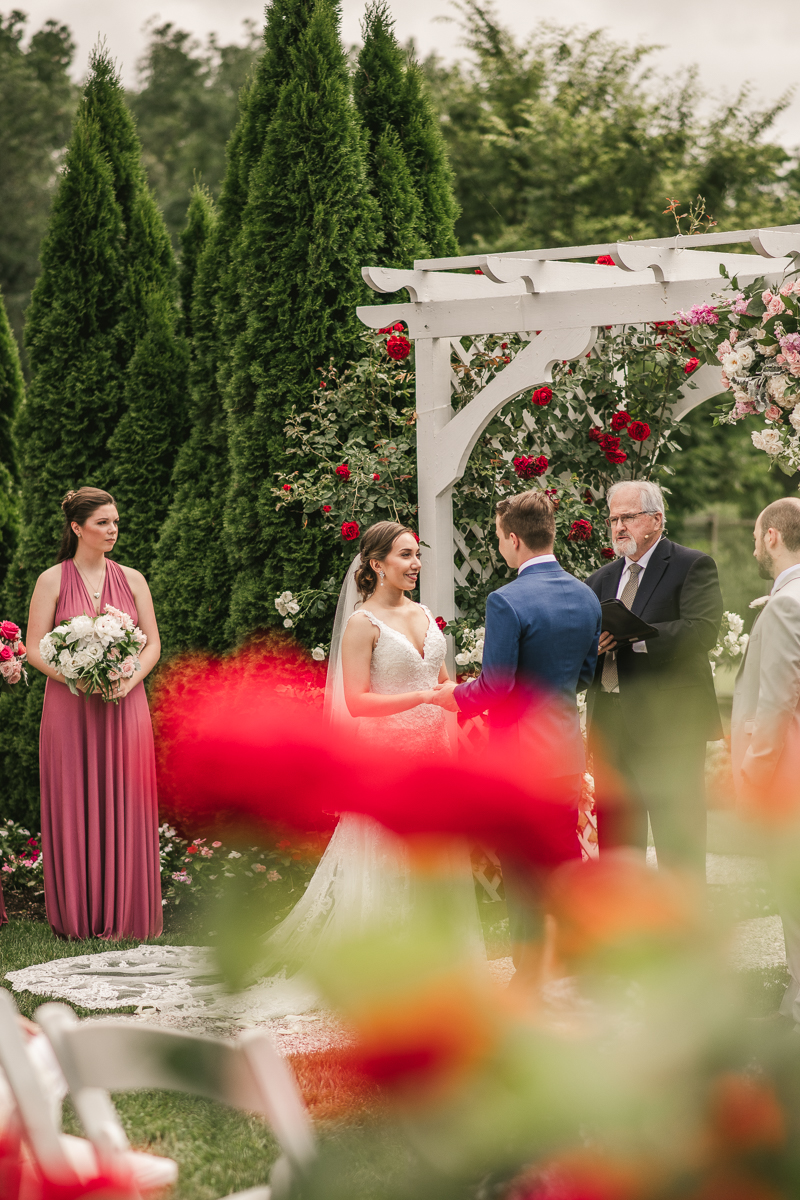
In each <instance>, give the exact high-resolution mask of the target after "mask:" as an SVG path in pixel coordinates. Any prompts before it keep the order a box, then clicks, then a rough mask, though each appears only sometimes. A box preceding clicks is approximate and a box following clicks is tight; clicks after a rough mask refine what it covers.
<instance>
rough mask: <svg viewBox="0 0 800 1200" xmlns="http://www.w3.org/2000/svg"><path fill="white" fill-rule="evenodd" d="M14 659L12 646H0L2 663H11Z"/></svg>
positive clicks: (0, 660)
mask: <svg viewBox="0 0 800 1200" xmlns="http://www.w3.org/2000/svg"><path fill="white" fill-rule="evenodd" d="M13 657H14V651H13V650H12V649H11V647H10V646H0V662H10V661H11V659H12V658H13Z"/></svg>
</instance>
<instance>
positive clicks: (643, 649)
mask: <svg viewBox="0 0 800 1200" xmlns="http://www.w3.org/2000/svg"><path fill="white" fill-rule="evenodd" d="M660 541H661V538H659V539H658V542H660ZM658 542H653V544H652V546H651V547H650V549H649V550H645V552H644V554H643V555H642V557H641V558H640V559H639V563H638V565H639V566H640V567H641V568H642V569H641V571H640V572H639V587H641V586H642V580H643V579H644V573H645V571H646V570H647V564H648V563H649V562H650V559H651V558H652V557H653V551H654V550H655V548H656V546H657V545H658ZM632 562H633V559H632V558H628V556H627V554H626V555H625V566H624V567H623V569H622V574H621V575H620V577H619V586H618V587H617V599H618V600H619V599H620V597H621V596H622V593H623V591H624V590H625V584H626V583H627V582H628V580H629V579H630V577H631V563H632ZM631 649H632V650H633V652H634V653H635V654H647V642H634V643H633V645H632V647H631Z"/></svg>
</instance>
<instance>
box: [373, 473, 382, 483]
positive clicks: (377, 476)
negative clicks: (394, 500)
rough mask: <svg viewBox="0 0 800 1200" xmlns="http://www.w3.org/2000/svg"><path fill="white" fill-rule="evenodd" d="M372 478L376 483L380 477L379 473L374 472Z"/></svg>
mask: <svg viewBox="0 0 800 1200" xmlns="http://www.w3.org/2000/svg"><path fill="white" fill-rule="evenodd" d="M372 478H373V479H374V480H375V482H376V483H377V482H378V480H379V479H380V475H378V474H377V473H376V474H374V475H373V476H372Z"/></svg>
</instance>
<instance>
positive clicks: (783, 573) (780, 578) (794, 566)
mask: <svg viewBox="0 0 800 1200" xmlns="http://www.w3.org/2000/svg"><path fill="white" fill-rule="evenodd" d="M527 565H528V564H527V563H526V564H525V566H527ZM798 566H800V563H793V564H792V566H791V567H787V568H786V570H785V571H781V573H780V575H779V576H778V577H777V579H776V580H775V582H774V583H773V585H772V588H771V590H770V593H769V594H770V596H774V595H775V593H776V592H777V590H778V588H779V587H780V586H781V583H782V582H783V580H784V579H785V578H786V576H787V575H789V574H790V573H791V572H792V571H796V570H797V568H798Z"/></svg>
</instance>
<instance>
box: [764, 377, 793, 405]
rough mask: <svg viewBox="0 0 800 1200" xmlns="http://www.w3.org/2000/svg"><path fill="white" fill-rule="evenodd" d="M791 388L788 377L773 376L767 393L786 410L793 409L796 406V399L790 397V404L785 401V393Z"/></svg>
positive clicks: (768, 384)
mask: <svg viewBox="0 0 800 1200" xmlns="http://www.w3.org/2000/svg"><path fill="white" fill-rule="evenodd" d="M788 386H789V376H788V375H772V376H770V379H769V382H768V383H767V391H768V392H769V394H770V396H771V397H772V399H773V400H774V401H775V403H776V404H782V405H784V406H785V407H786V408H791V407H792V406H793V404H794V398H793V397H789V399H788V402H787V401H786V400H785V399H784V395H783V394H784V392H785V391H786V389H787V387H788Z"/></svg>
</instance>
